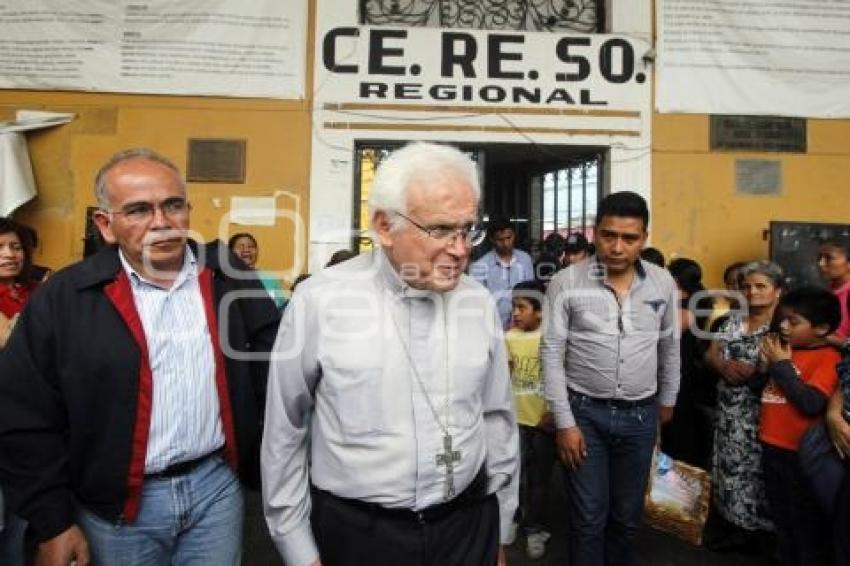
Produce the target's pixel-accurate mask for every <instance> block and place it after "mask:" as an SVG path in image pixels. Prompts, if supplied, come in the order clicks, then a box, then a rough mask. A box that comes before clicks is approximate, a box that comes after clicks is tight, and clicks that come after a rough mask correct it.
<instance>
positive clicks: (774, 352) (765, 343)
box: [759, 334, 791, 364]
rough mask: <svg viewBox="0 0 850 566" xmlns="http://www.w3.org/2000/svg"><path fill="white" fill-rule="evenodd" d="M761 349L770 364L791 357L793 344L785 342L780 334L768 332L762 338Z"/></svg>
mask: <svg viewBox="0 0 850 566" xmlns="http://www.w3.org/2000/svg"><path fill="white" fill-rule="evenodd" d="M759 351H760V352H761V355H762V356H764V359H765V360H767V363H769V364H775V363H776V362H780V361H783V360H790V359H791V345H790V344H787V343H784V342H783V341H782V339H780V337H779V335H778V334H768V335H767V336H765V337H763V338H762V339H761V344H759Z"/></svg>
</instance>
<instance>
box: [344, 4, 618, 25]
mask: <svg viewBox="0 0 850 566" xmlns="http://www.w3.org/2000/svg"><path fill="white" fill-rule="evenodd" d="M603 3H604V0H360V23H362V24H368V25H395V26H405V27H441V28H463V29H489V30H515V31H521V30H529V31H553V32H561V31H580V32H595V31H602V30H601V27H600V21H601V19H602V4H603Z"/></svg>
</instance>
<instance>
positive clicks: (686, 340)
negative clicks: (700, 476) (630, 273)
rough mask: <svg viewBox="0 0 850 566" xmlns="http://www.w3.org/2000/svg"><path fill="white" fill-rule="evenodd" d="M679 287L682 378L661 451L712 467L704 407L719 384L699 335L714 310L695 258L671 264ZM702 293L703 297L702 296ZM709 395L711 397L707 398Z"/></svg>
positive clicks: (709, 430)
mask: <svg viewBox="0 0 850 566" xmlns="http://www.w3.org/2000/svg"><path fill="white" fill-rule="evenodd" d="M667 269H668V271H669V272H670V275H672V276H673V280H674V281H676V287H677V288H678V290H679V298H680V302H679V324H680V331H681V345H680V352H681V360H682V378H681V381H680V384H679V396H678V397H677V398H676V410H675V411H674V412H673V419H672V420H671V421H670V422H669V423H667V424H666V425H665V426H664V427H663V428H662V430H661V450H662V452H664V453H665V454H667V455H668V456H671V457H672V458H674V459H676V460H681V461H683V462H686V463H688V464H691V465H692V466H699V467H700V468H703V469H708V467H709V461H710V460H711V442H712V435H713V428H714V427H713V418H712V417H711V415H710V414H705V412H703V410H701V409H702V407H703V405H704V404H706V403H710V401H711V398H712V396H711V395H710V394H707V392H706V389H708V388H709V387H707V386H711V385H714V387H716V384H715V383H714V382H713V381H711V380H710V379H709V378H708V377H706V376H705V373H706V372H705V371H704V367H703V355H704V353H705V351H704V346H703V343H702V342H700V340H699V339H698V337H697V334H699V329H700V328H702V325H703V324H704V323H705V315H704V314H703V313H706V312H709V311H710V310H711V302H712V301H711V297H709V296H708V295H707V294H706V293H705V287H704V286H703V284H702V268H700V266H699V264H698V263H697V262H695V261H694V260H692V259H687V258H676V259H674V260H673V261H671V262H670V265H669V266H668V267H667ZM700 295H702V296H700ZM706 397H708V398H706Z"/></svg>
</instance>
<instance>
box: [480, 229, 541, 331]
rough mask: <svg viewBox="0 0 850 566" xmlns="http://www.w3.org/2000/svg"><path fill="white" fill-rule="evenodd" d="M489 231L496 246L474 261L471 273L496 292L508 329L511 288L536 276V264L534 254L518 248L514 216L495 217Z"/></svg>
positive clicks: (500, 315)
mask: <svg viewBox="0 0 850 566" xmlns="http://www.w3.org/2000/svg"><path fill="white" fill-rule="evenodd" d="M487 235H488V238H489V240H490V243H491V244H492V245H493V249H492V250H490V251H489V252H487V253H486V254H484V255H483V256H481V258H480V259H478V261H476V262H475V263H473V264H472V266H471V267H470V268H469V274H470V275H471V276H472V277H473V278H474V279H476V280H477V281H478V282H479V283H481V284H482V285H484V286H485V287H486V288H487V290H488V291H490V293H492V294H493V297H494V298H495V299H496V307H497V308H498V310H499V319H500V320H501V321H502V328H503V329H507V328H508V327H509V326H510V323H511V289H513V287H514V285H516V284H517V283H519V282H521V281H528V280H529V279H533V278H534V266H533V264H532V261H531V256H530V255H528V254H527V253H525V252H524V251H522V250H518V249H516V248H515V245H516V232H515V231H514V227H513V224H511V222H510V220H508V219H506V218H498V219H494V220H492V221H491V222H490V226H489V227H488V229H487Z"/></svg>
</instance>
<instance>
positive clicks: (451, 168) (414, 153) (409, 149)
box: [369, 142, 481, 227]
mask: <svg viewBox="0 0 850 566" xmlns="http://www.w3.org/2000/svg"><path fill="white" fill-rule="evenodd" d="M448 180H452V181H461V182H463V183H465V184H467V185H469V187H470V188H471V189H472V193H473V196H474V198H475V202H476V203H477V202H478V200H479V199H480V198H481V186H480V184H479V182H478V169H477V167H476V165H475V162H474V161H472V159H470V158H469V156H468V155H466V154H464V153H463V152H461V151H460V150H458V149H457V148H455V147H452V146H449V145H442V144H436V143H426V142H414V143H409V144H407V145H406V146H404V147H403V148H401V149H399V150H397V151H394V152H393V153H391V154H390V156H389V157H387V158H386V159H385V160H384V161H383V162H381V164H380V166H379V167H378V171H377V173H376V174H375V180H374V182H373V183H372V188H371V189H370V190H369V216H370V217H372V218H374V216H375V213H376V212H378V211H383V212H390V213H392V212H400V213H402V214H406V213H407V200H408V194H409V192H410V188H411V187H412V186H413V185H416V184H419V185H423V186H425V187H429V186H433V185H434V184H436V183H440V182H445V181H448ZM398 222H399V219H398V218H396V217H395V216H394V215H392V214H391V215H390V223H391V225H393V226H394V227H395V226H396V225H397V224H398Z"/></svg>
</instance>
